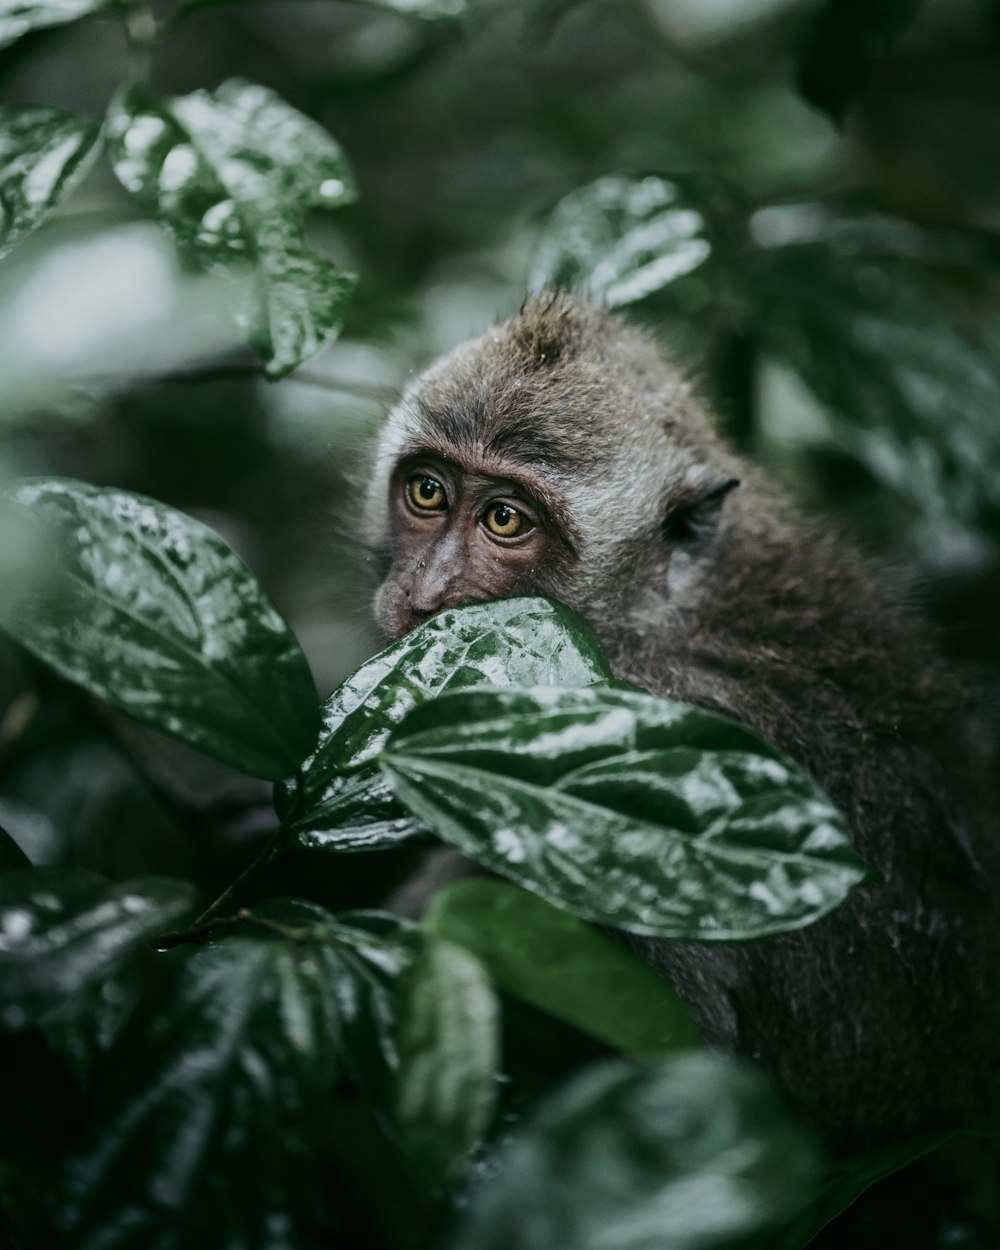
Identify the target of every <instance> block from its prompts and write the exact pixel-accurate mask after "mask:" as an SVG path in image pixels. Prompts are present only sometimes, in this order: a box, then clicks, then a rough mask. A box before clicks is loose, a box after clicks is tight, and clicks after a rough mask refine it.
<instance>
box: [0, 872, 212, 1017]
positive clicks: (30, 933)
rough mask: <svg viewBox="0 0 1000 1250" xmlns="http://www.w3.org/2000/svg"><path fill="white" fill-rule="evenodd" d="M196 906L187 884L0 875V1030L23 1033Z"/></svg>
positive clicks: (80, 874) (38, 874)
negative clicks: (15, 1030) (19, 1030)
mask: <svg viewBox="0 0 1000 1250" xmlns="http://www.w3.org/2000/svg"><path fill="white" fill-rule="evenodd" d="M194 903H195V890H194V887H193V886H191V885H189V884H188V883H187V882H186V881H171V880H168V879H166V878H159V877H145V878H142V879H140V880H137V881H125V882H109V881H103V880H102V879H101V878H100V877H97V876H94V875H93V874H92V873H89V872H81V871H79V870H77V869H70V868H33V869H22V870H19V871H17V872H11V873H3V874H2V875H0V1027H2V1028H5V1029H23V1028H27V1027H30V1026H32V1025H35V1024H37V1023H38V1022H39V1021H40V1020H41V1019H42V1017H43V1016H45V1015H46V1013H47V1012H49V1011H51V1010H52V1009H53V1008H55V1007H58V1006H59V1005H60V1004H61V1003H63V1002H64V1001H65V1000H66V999H68V998H69V997H70V996H71V995H73V994H76V993H79V992H81V991H83V990H85V989H86V988H87V987H88V986H90V985H92V984H93V983H94V982H95V981H97V980H98V979H99V978H101V977H103V976H105V975H106V974H107V973H108V972H110V971H111V970H112V969H113V968H115V967H116V966H117V965H119V964H121V963H122V962H123V961H124V960H125V959H126V958H127V957H128V956H129V955H130V954H131V952H132V951H133V950H135V948H136V947H137V946H139V945H140V944H141V943H142V942H145V941H148V940H150V939H151V938H153V937H155V936H156V935H157V934H160V933H163V932H165V931H166V930H167V929H170V928H172V927H173V926H174V925H175V924H177V923H178V922H179V921H180V920H181V919H182V918H183V917H184V916H186V915H188V914H189V913H190V912H191V910H192V908H193V906H194Z"/></svg>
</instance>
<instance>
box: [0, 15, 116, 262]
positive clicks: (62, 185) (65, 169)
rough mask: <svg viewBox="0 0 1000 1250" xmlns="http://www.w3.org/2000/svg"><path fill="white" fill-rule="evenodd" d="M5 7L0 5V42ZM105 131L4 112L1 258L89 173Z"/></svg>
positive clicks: (0, 111) (70, 116)
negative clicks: (101, 135) (99, 139)
mask: <svg viewBox="0 0 1000 1250" xmlns="http://www.w3.org/2000/svg"><path fill="white" fill-rule="evenodd" d="M2 34H3V7H2V3H0V42H2ZM100 133H101V128H100V126H99V125H98V124H97V122H94V121H91V119H90V118H89V117H79V116H77V115H76V114H75V113H66V112H64V111H63V110H62V109H53V108H42V107H40V106H36V105H21V106H20V107H16V108H0V256H4V255H6V254H7V252H9V251H10V249H11V248H12V247H13V246H14V245H15V244H16V243H18V242H19V241H20V240H21V239H22V238H24V236H25V235H26V234H29V233H30V232H31V231H32V230H34V229H35V227H36V226H38V225H41V223H42V222H43V221H44V220H45V218H46V217H47V216H48V215H49V213H50V212H52V210H53V209H54V208H55V207H56V206H57V205H58V204H59V203H60V201H61V200H63V199H64V198H65V197H66V196H67V195H68V194H69V192H70V191H72V189H73V188H74V187H75V186H76V184H77V183H78V182H79V181H80V179H81V178H82V177H83V175H84V174H85V173H86V172H87V169H88V168H89V167H90V162H91V161H92V160H93V157H94V154H95V152H96V149H97V139H98V136H99V135H100Z"/></svg>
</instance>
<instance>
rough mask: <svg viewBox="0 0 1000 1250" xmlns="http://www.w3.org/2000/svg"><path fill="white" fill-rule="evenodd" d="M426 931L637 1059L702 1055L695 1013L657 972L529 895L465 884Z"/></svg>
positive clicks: (443, 901) (436, 903) (446, 899)
mask: <svg viewBox="0 0 1000 1250" xmlns="http://www.w3.org/2000/svg"><path fill="white" fill-rule="evenodd" d="M423 925H424V927H425V928H427V929H429V930H430V931H431V932H432V933H436V934H438V935H439V936H441V937H443V938H447V939H448V941H450V942H454V943H456V944H457V945H459V946H464V947H465V948H466V949H467V950H470V951H472V953H473V954H474V955H475V956H476V957H477V958H478V959H480V960H481V961H482V963H483V964H484V965H485V966H486V967H487V968H488V969H489V971H490V975H491V976H492V977H493V979H494V981H496V983H497V985H498V986H499V987H500V989H502V990H504V991H506V993H508V994H511V995H512V996H513V997H515V998H519V999H521V1000H522V1001H523V1002H526V1003H530V1005H531V1006H532V1007H537V1008H538V1009H539V1010H541V1011H544V1012H547V1013H548V1014H549V1015H551V1016H555V1017H556V1018H557V1019H559V1020H563V1021H565V1022H566V1023H567V1024H571V1025H573V1027H574V1028H577V1029H580V1030H581V1031H582V1032H584V1033H588V1034H590V1036H591V1037H596V1038H597V1039H598V1040H599V1041H601V1042H605V1043H606V1044H607V1045H609V1046H614V1047H615V1048H616V1049H618V1050H621V1051H623V1052H624V1053H625V1054H627V1055H629V1056H631V1057H632V1058H634V1059H642V1060H647V1061H653V1060H656V1059H663V1058H666V1057H668V1056H670V1055H672V1054H674V1053H676V1052H677V1051H678V1050H690V1049H692V1048H693V1047H697V1046H698V1045H700V1040H701V1039H700V1038H699V1036H698V1030H697V1029H696V1028H695V1026H694V1021H693V1020H692V1019H691V1016H690V1014H689V1012H688V1009H687V1007H685V1005H684V1003H683V1002H682V1001H681V999H680V998H679V997H678V995H677V992H676V991H675V990H674V989H673V987H672V986H670V985H668V983H667V982H666V981H664V979H663V978H662V977H661V976H659V975H658V974H657V973H656V972H654V971H653V969H652V968H650V967H649V965H648V964H645V963H643V962H642V960H641V959H639V958H638V956H636V955H634V954H633V953H632V952H631V951H630V950H628V949H627V948H626V947H625V946H623V945H622V944H621V942H616V941H615V940H614V939H613V938H610V937H607V936H606V935H605V934H603V933H601V932H599V931H598V930H597V929H595V928H593V927H592V926H591V925H588V924H585V923H584V922H583V921H582V920H578V919H577V918H576V916H571V915H570V914H569V913H568V912H565V911H561V910H560V909H559V908H557V907H553V906H552V905H551V904H550V903H546V902H545V901H544V900H543V899H540V898H538V897H537V896H535V895H533V894H529V893H527V892H526V891H525V890H519V889H517V888H515V887H514V886H510V885H506V884H505V883H504V882H502V881H488V880H473V881H459V882H456V883H455V884H453V885H450V886H448V887H447V888H446V889H444V890H441V891H439V892H438V893H437V894H436V895H435V896H434V898H433V899H432V901H431V904H430V907H429V908H428V910H427V913H426V915H425V916H424V919H423Z"/></svg>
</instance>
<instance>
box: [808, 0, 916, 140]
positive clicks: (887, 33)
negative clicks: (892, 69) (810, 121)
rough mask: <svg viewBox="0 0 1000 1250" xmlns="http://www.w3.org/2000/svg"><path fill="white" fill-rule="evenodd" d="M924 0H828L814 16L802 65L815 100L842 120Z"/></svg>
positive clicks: (838, 119) (812, 100)
mask: <svg viewBox="0 0 1000 1250" xmlns="http://www.w3.org/2000/svg"><path fill="white" fill-rule="evenodd" d="M923 3H924V0H826V3H825V4H823V5H822V6H821V7H820V9H819V11H818V13H817V14H816V15H815V17H814V18H813V22H812V29H811V30H810V32H809V34H808V36H807V38H806V42H805V50H804V52H803V55H802V62H801V65H800V67H799V87H800V89H801V91H802V94H803V95H804V96H805V98H806V99H807V100H809V101H810V102H811V103H812V104H815V105H816V106H817V107H818V108H821V109H822V110H823V111H824V112H825V113H828V114H829V115H830V117H832V118H833V120H834V121H837V122H839V121H842V120H843V117H844V113H845V112H846V111H847V108H848V107H849V105H850V104H851V102H852V101H853V99H854V97H855V96H856V94H857V92H858V91H859V90H860V89H861V88H862V87H864V85H865V83H866V81H867V79H868V77H869V75H870V74H871V73H872V72H873V71H874V69H875V67H876V66H877V64H878V62H879V61H880V60H882V59H883V58H884V57H885V56H886V54H887V53H888V52H889V50H890V49H891V47H892V44H893V42H894V41H895V40H896V38H897V37H898V36H899V35H900V34H902V32H903V31H904V30H905V29H906V27H907V26H908V25H909V24H910V22H911V21H912V20H913V18H914V17H916V15H917V13H918V12H919V11H920V9H921V8H922V7H923Z"/></svg>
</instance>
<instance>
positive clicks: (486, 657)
mask: <svg viewBox="0 0 1000 1250" xmlns="http://www.w3.org/2000/svg"><path fill="white" fill-rule="evenodd" d="M610 676H611V670H610V669H609V668H608V666H607V662H606V661H605V659H604V657H603V655H602V653H601V648H600V644H599V643H598V641H597V638H596V635H595V634H594V632H593V630H592V629H591V628H590V626H589V625H588V624H587V623H586V622H585V621H584V620H583V619H582V618H581V617H579V616H577V615H576V614H575V613H574V612H571V611H570V610H569V608H565V607H562V606H561V605H560V604H555V603H550V602H548V601H547V600H545V599H501V600H495V601H493V602H491V603H477V604H472V605H470V606H468V607H463V608H454V609H452V610H451V611H448V612H442V613H441V614H440V615H439V616H436V617H434V618H433V620H430V621H428V622H427V623H426V624H425V625H421V626H419V627H418V628H417V629H415V630H413V631H412V632H411V633H409V634H407V635H406V637H405V638H402V639H401V640H400V641H399V642H396V643H394V644H393V645H392V646H391V647H388V648H387V649H386V650H385V651H383V652H381V653H380V654H379V655H377V656H375V657H374V658H373V659H371V660H369V661H368V662H367V663H366V664H363V665H362V666H361V668H359V669H358V670H357V672H355V673H353V674H352V675H351V676H350V677H349V678H348V679H347V681H345V682H344V683H343V685H341V686H340V687H339V688H338V689H337V690H335V691H334V692H333V694H332V695H331V696H330V698H329V699H328V700H327V702H326V705H325V707H324V708H323V730H322V733H321V734H320V740H319V745H318V747H317V749H316V751H315V753H314V754H313V755H311V756H310V757H309V759H307V760H306V761H305V762H304V764H303V766H302V770H301V776H300V777H299V778H292V779H290V780H289V781H287V782H285V783H284V784H283V785H282V786H280V787H278V789H277V790H276V791H275V806H276V807H277V810H278V814H279V815H280V816H281V817H282V819H283V820H285V821H287V822H288V823H289V824H290V825H291V827H292V829H293V830H294V831H295V833H296V836H297V838H298V840H299V842H300V843H301V844H302V845H303V846H316V847H327V848H330V849H334V850H367V849H369V848H374V847H379V846H388V845H391V844H392V843H394V842H398V841H401V840H402V839H403V838H406V837H410V836H412V835H413V834H414V833H417V832H419V831H420V828H421V826H420V824H419V823H418V822H417V821H416V820H414V818H413V817H412V815H409V814H408V813H407V812H406V811H405V810H404V809H403V808H401V807H400V805H399V803H398V801H397V800H396V798H395V797H394V795H393V794H392V791H391V790H390V788H389V786H388V785H387V784H386V782H385V781H384V780H383V778H382V777H381V775H380V773H379V770H378V762H377V756H378V754H379V752H380V751H381V750H382V748H383V747H384V746H385V743H386V741H387V740H388V737H389V733H390V731H391V730H392V729H393V728H394V727H395V726H396V725H398V724H399V722H400V720H401V719H402V718H403V716H404V715H405V714H406V713H407V712H408V711H409V710H410V709H411V708H413V707H415V706H416V705H417V704H419V703H423V702H424V701H425V700H427V699H430V698H433V697H434V696H436V695H438V694H440V693H442V692H443V691H446V690H461V689H467V688H468V687H470V686H517V685H535V684H539V683H543V684H545V685H565V686H587V685H590V684H591V683H592V682H595V681H604V680H607V679H608V678H610Z"/></svg>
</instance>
